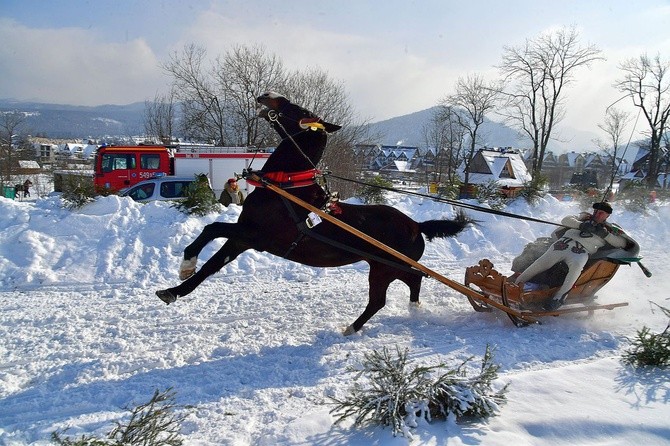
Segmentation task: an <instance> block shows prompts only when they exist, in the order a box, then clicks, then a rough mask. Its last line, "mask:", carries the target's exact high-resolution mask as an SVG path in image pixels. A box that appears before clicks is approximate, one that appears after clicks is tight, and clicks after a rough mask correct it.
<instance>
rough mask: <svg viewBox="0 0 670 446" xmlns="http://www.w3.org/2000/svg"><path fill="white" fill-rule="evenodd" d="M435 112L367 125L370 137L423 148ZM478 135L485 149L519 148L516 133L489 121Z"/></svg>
mask: <svg viewBox="0 0 670 446" xmlns="http://www.w3.org/2000/svg"><path fill="white" fill-rule="evenodd" d="M436 111H437V107H432V108H428V109H426V110H421V111H418V112H415V113H410V114H408V115H404V116H398V117H396V118H391V119H387V120H385V121H380V122H375V123H372V124H369V130H370V134H371V135H380V136H381V137H382V141H381V143H382V144H384V145H403V146H421V147H423V146H425V145H426V138H425V129H426V127H427V126H428V125H430V122H431V120H432V118H433V115H434V114H435V112H436ZM479 135H480V136H481V137H482V141H483V143H484V144H485V145H486V146H487V147H520V145H521V144H522V139H521V138H520V136H519V135H518V133H517V132H516V131H514V130H513V129H511V128H509V127H507V126H506V125H504V124H500V123H497V122H494V121H491V120H488V119H487V120H486V122H485V123H484V124H483V125H482V127H481V128H480V129H479Z"/></svg>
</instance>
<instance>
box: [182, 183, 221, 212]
mask: <svg viewBox="0 0 670 446" xmlns="http://www.w3.org/2000/svg"><path fill="white" fill-rule="evenodd" d="M174 206H175V207H176V208H177V209H179V210H180V211H182V212H184V213H186V214H189V215H197V216H199V217H202V216H203V215H207V214H209V213H211V212H216V211H218V210H220V209H221V206H220V205H219V202H218V201H216V197H215V196H214V192H212V189H211V187H210V186H209V180H208V179H207V176H206V175H196V181H195V182H194V183H193V184H191V185H190V186H189V187H188V189H187V190H186V199H185V200H183V201H179V202H177V203H175V204H174Z"/></svg>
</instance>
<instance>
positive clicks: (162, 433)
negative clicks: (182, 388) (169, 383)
mask: <svg viewBox="0 0 670 446" xmlns="http://www.w3.org/2000/svg"><path fill="white" fill-rule="evenodd" d="M174 397H175V393H174V392H173V391H172V389H171V388H170V389H167V390H165V391H163V392H160V391H158V390H156V391H155V392H154V395H153V397H152V398H151V400H149V402H147V403H145V404H140V405H138V406H137V407H135V408H133V409H127V410H128V411H129V412H130V419H129V420H128V422H127V423H119V422H116V427H115V428H114V429H113V430H112V431H111V432H110V433H109V434H107V437H106V438H104V439H99V438H96V437H93V436H86V435H83V436H81V437H79V438H78V439H75V440H71V439H69V438H63V437H61V434H62V432H54V433H52V434H51V439H52V441H53V442H54V443H56V444H60V445H66V446H102V445H107V446H109V445H114V446H122V445H129V444H139V445H145V446H180V445H181V444H183V440H182V439H181V438H180V435H179V429H180V425H181V423H182V421H184V418H185V415H175V414H174V413H173V412H174V409H175V408H176V407H177V406H176V405H175V402H174Z"/></svg>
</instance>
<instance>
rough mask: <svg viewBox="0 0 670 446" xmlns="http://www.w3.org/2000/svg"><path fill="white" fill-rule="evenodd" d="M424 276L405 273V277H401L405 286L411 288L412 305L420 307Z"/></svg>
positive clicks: (410, 298)
mask: <svg viewBox="0 0 670 446" xmlns="http://www.w3.org/2000/svg"><path fill="white" fill-rule="evenodd" d="M422 279H423V276H422V275H421V274H414V273H405V275H404V276H403V277H400V280H402V281H403V282H404V283H405V285H407V286H408V287H409V301H410V303H411V304H413V305H416V306H418V305H419V304H420V302H419V293H420V291H421V280H422Z"/></svg>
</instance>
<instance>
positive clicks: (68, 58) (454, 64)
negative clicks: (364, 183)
mask: <svg viewBox="0 0 670 446" xmlns="http://www.w3.org/2000/svg"><path fill="white" fill-rule="evenodd" d="M669 23H670V2H668V1H660V0H639V1H636V2H632V1H630V0H628V1H619V0H610V1H586V0H582V1H570V0H568V1H561V2H555V1H551V2H549V1H537V0H536V1H525V0H523V1H522V0H508V1H504V2H500V1H479V2H472V1H471V2H463V1H462V0H458V1H452V0H443V1H438V0H428V1H398V0H387V1H383V2H382V1H368V0H359V1H355V0H340V1H313V2H305V1H304V0H302V1H295V0H284V1H274V2H270V1H260V0H243V1H224V0H210V1H188V0H182V1H177V0H144V1H139V0H132V1H131V0H90V1H82V0H72V1H66V0H48V1H41V0H0V41H1V42H3V44H2V45H0V77H1V78H2V81H0V97H1V98H13V99H19V100H39V101H44V102H53V103H65V104H73V105H100V104H127V103H131V102H137V101H144V100H146V99H151V98H153V97H154V95H155V94H156V93H157V92H161V91H164V90H165V88H166V85H168V83H169V78H168V77H167V76H166V75H165V73H164V72H163V71H162V70H161V68H160V65H161V63H163V62H165V61H166V60H167V59H168V57H169V55H170V54H171V53H172V52H174V51H178V50H180V49H182V48H183V47H184V45H185V44H189V43H196V44H199V45H202V46H204V47H205V48H206V49H207V52H208V55H209V56H210V57H212V58H215V57H216V56H218V55H222V54H224V53H225V51H226V50H227V49H228V48H230V47H231V46H232V45H235V44H246V45H255V44H261V45H264V46H265V47H266V49H268V50H269V51H270V52H273V53H275V54H276V55H278V56H279V57H280V58H281V59H282V60H283V61H284V63H285V65H286V66H287V67H289V68H306V67H313V66H318V67H320V68H322V69H325V70H327V71H328V72H329V73H330V75H331V76H332V77H333V78H334V79H337V80H340V81H342V82H343V83H344V85H345V87H346V89H347V92H348V94H349V97H350V99H351V102H352V104H353V105H354V107H355V109H356V110H357V111H358V113H359V114H360V116H361V117H363V118H367V119H370V120H372V121H377V120H381V119H386V118H389V117H393V116H398V115H402V114H407V113H412V112H414V111H419V110H423V109H425V108H428V107H431V106H433V105H435V104H436V103H437V102H438V101H439V100H440V99H441V98H443V97H444V96H446V95H447V94H449V93H451V92H452V91H453V86H454V84H455V82H456V80H457V79H458V77H459V76H465V75H467V74H472V73H479V74H483V75H484V76H486V77H488V78H491V79H492V78H494V77H495V76H496V74H497V71H496V69H495V65H496V64H498V63H499V62H500V57H501V54H502V49H503V47H504V46H518V45H521V44H522V43H523V42H524V40H525V39H528V38H533V37H536V36H537V35H538V34H540V33H541V32H544V31H547V30H551V29H556V28H558V27H562V26H575V27H576V28H577V30H578V31H579V33H580V36H581V40H582V42H583V43H584V44H594V45H596V46H597V47H598V48H600V49H601V50H602V52H603V53H602V55H603V56H604V57H605V58H607V60H606V61H603V62H600V63H597V64H596V65H594V66H593V67H592V68H591V69H585V70H583V71H582V72H580V73H579V74H578V78H577V82H576V84H575V85H574V86H573V87H572V88H571V89H570V90H569V91H568V95H569V97H568V99H569V102H568V106H569V108H568V113H567V114H566V117H565V119H564V125H566V126H572V127H576V128H580V129H583V130H589V131H593V132H598V129H597V123H600V122H602V120H603V117H604V110H605V108H606V107H607V106H608V105H609V104H611V103H612V102H614V101H615V100H616V99H618V98H619V96H620V95H619V94H618V93H617V92H616V90H614V89H613V88H612V86H611V85H612V83H613V82H614V80H615V79H616V78H617V77H620V76H621V72H620V71H619V70H618V69H617V66H618V64H619V63H621V62H622V61H623V60H625V59H627V58H630V57H638V56H639V55H640V54H642V53H644V52H647V53H649V54H651V55H655V54H656V53H659V52H660V54H661V55H662V56H664V57H665V58H666V59H668V58H670V28H668V24H669ZM620 105H621V107H622V108H625V105H626V104H625V103H622V104H620Z"/></svg>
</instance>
